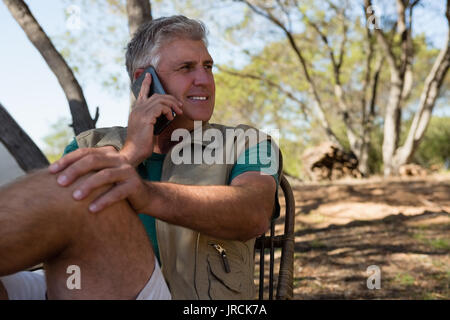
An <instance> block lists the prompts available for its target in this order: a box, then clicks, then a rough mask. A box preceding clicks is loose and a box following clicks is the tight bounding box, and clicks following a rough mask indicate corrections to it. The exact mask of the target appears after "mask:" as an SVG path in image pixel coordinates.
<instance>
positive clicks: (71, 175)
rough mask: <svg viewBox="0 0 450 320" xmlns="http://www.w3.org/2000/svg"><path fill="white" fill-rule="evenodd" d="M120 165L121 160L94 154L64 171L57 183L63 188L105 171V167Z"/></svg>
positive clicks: (88, 155)
mask: <svg viewBox="0 0 450 320" xmlns="http://www.w3.org/2000/svg"><path fill="white" fill-rule="evenodd" d="M118 163H119V159H118V158H117V157H108V156H105V155H102V154H98V153H93V152H92V153H89V154H87V155H86V156H84V157H83V158H81V159H79V160H77V161H76V162H74V163H72V164H71V165H70V166H69V167H67V168H66V169H65V170H64V171H62V172H61V173H60V174H59V176H58V178H57V180H56V181H57V182H58V184H59V185H61V186H68V185H70V184H71V183H72V182H74V181H75V180H77V179H78V178H79V177H81V176H83V175H85V174H86V173H88V172H91V171H93V170H99V169H103V168H105V167H114V166H116V165H117V164H118Z"/></svg>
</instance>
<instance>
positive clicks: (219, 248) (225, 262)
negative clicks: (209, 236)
mask: <svg viewBox="0 0 450 320" xmlns="http://www.w3.org/2000/svg"><path fill="white" fill-rule="evenodd" d="M210 245H211V246H212V247H213V248H214V249H216V251H217V252H218V253H219V255H220V256H221V257H222V262H223V267H224V268H225V272H226V273H230V272H231V268H230V263H229V262H228V257H227V251H226V250H225V249H224V248H223V247H222V246H221V245H220V244H217V243H211V244H210Z"/></svg>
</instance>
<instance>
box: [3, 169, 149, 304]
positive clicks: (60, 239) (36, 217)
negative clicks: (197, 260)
mask: <svg viewBox="0 0 450 320" xmlns="http://www.w3.org/2000/svg"><path fill="white" fill-rule="evenodd" d="M84 178H85V177H84ZM81 180H82V179H81ZM81 180H80V181H81ZM80 181H77V182H76V183H75V184H74V185H73V186H70V187H67V188H62V187H60V186H59V185H57V183H56V176H55V175H52V174H49V173H48V172H47V170H40V171H38V172H35V173H33V174H31V175H28V176H26V177H24V178H21V179H19V180H18V181H16V182H14V183H12V184H10V185H7V186H5V187H3V188H1V189H0V257H1V259H0V275H6V274H10V273H14V272H17V271H20V270H24V269H26V268H28V267H31V266H33V265H35V264H37V263H39V262H42V261H44V263H45V270H46V277H47V293H48V297H49V298H50V299H77V298H79V299H134V298H135V297H136V296H137V295H138V293H139V292H140V291H141V289H142V288H143V287H144V286H145V284H146V283H147V281H148V280H149V279H150V276H151V274H152V272H153V269H154V265H155V258H154V255H153V251H152V248H151V244H150V242H149V239H148V237H147V235H146V233H145V230H144V228H143V225H142V223H141V222H140V220H139V218H138V217H137V215H136V214H135V212H134V211H133V210H132V209H131V207H130V206H129V205H128V203H127V202H126V201H121V202H119V203H117V204H115V205H113V206H111V207H110V208H108V209H106V210H104V211H103V212H100V213H97V214H93V213H91V212H89V211H88V210H87V207H88V205H89V203H91V202H92V200H93V199H95V198H96V197H98V196H99V195H100V194H101V193H103V192H104V191H105V190H106V189H107V188H104V189H103V190H97V192H95V194H93V195H91V196H90V197H89V198H88V199H85V200H83V201H75V200H73V198H72V192H73V191H74V190H75V188H76V186H77V185H78V184H79V183H80ZM72 265H73V266H77V267H79V268H80V269H79V270H80V278H81V290H77V289H73V290H70V289H69V288H68V287H67V280H68V278H69V277H70V276H71V274H70V273H67V272H68V267H69V266H72ZM0 290H1V289H0Z"/></svg>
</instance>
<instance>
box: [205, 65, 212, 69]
mask: <svg viewBox="0 0 450 320" xmlns="http://www.w3.org/2000/svg"><path fill="white" fill-rule="evenodd" d="M212 68H213V66H212V65H205V69H212Z"/></svg>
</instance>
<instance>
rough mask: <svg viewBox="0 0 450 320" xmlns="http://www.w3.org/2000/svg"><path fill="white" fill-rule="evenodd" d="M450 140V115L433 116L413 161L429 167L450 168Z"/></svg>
mask: <svg viewBox="0 0 450 320" xmlns="http://www.w3.org/2000/svg"><path fill="white" fill-rule="evenodd" d="M409 123H411V121H409ZM403 138H404V137H403ZM449 141H450V117H437V116H434V117H432V118H431V120H430V123H429V124H428V128H427V131H426V133H425V136H424V138H423V140H422V143H421V144H420V146H419V148H418V149H417V151H416V153H415V154H414V158H413V161H414V162H416V163H418V164H420V165H422V166H424V167H427V168H430V167H431V166H436V167H438V168H443V167H445V168H446V169H448V168H450V143H449Z"/></svg>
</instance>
